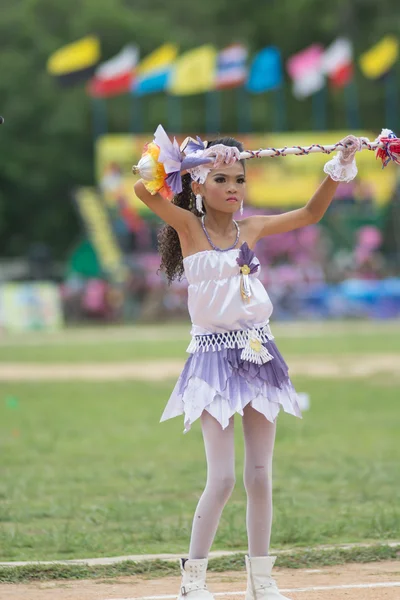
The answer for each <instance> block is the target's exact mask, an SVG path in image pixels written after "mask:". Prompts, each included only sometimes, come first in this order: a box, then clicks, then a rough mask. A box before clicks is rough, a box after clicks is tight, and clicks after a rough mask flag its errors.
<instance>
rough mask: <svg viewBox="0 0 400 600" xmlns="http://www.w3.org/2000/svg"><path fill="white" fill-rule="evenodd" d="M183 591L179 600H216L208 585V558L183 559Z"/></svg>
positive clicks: (181, 562) (180, 562) (181, 563)
mask: <svg viewBox="0 0 400 600" xmlns="http://www.w3.org/2000/svg"><path fill="white" fill-rule="evenodd" d="M179 564H180V567H181V573H182V582H181V590H180V593H179V596H178V598H177V600H214V596H213V595H212V594H211V592H209V591H208V588H207V584H206V572H207V565H208V558H195V559H190V558H181V559H180V561H179Z"/></svg>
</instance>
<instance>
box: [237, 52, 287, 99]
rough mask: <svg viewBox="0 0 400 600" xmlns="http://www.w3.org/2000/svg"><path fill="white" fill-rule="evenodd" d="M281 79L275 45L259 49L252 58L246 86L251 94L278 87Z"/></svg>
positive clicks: (280, 64) (280, 68)
mask: <svg viewBox="0 0 400 600" xmlns="http://www.w3.org/2000/svg"><path fill="white" fill-rule="evenodd" d="M282 80H283V72H282V63H281V54H280V52H279V50H278V48H276V47H275V46H268V47H267V48H263V50H260V52H258V54H256V56H255V57H254V59H253V62H252V65H251V67H250V74H249V78H248V80H247V84H246V88H247V90H248V91H249V92H253V94H259V93H261V92H268V91H270V90H275V89H277V88H279V87H280V85H281V84H282Z"/></svg>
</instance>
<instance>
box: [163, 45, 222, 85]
mask: <svg viewBox="0 0 400 600" xmlns="http://www.w3.org/2000/svg"><path fill="white" fill-rule="evenodd" d="M217 54H218V53H217V50H216V49H215V48H214V46H211V45H209V44H206V45H204V46H200V47H199V48H195V49H194V50H189V51H188V52H185V54H182V56H180V57H179V58H178V59H177V61H176V63H175V66H174V68H173V70H172V73H171V77H170V79H169V82H168V92H169V93H170V94H172V95H175V96H186V95H190V94H202V93H203V92H209V91H211V90H213V89H215V70H216V62H217Z"/></svg>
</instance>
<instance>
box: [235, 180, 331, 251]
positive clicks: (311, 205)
mask: <svg viewBox="0 0 400 600" xmlns="http://www.w3.org/2000/svg"><path fill="white" fill-rule="evenodd" d="M338 185H339V182H338V181H333V179H331V178H330V177H329V176H328V177H326V178H325V179H324V181H323V182H322V183H321V185H320V186H319V188H318V189H317V191H316V192H315V194H314V195H313V197H312V198H311V200H309V201H308V202H307V204H306V205H305V206H302V207H301V208H297V209H295V210H291V211H288V212H285V213H282V214H281V215H256V216H253V217H249V218H248V219H246V221H247V222H248V224H249V226H250V228H251V229H253V231H254V237H255V238H256V240H259V239H260V238H262V237H264V236H267V235H273V234H274V233H285V232H287V231H292V230H293V229H299V228H300V227H305V226H306V225H311V224H312V223H318V221H320V220H321V219H322V217H323V216H324V214H325V212H326V211H327V209H328V206H329V205H330V203H331V202H332V199H333V197H334V195H335V192H336V189H337V187H338Z"/></svg>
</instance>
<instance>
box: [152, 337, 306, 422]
mask: <svg viewBox="0 0 400 600" xmlns="http://www.w3.org/2000/svg"><path fill="white" fill-rule="evenodd" d="M263 346H264V347H265V348H266V349H267V350H268V352H269V353H270V354H271V355H272V356H273V358H272V360H270V361H268V362H266V363H264V364H262V365H258V364H255V363H253V362H249V361H247V360H243V359H242V358H241V353H242V349H240V348H222V349H221V350H206V351H201V350H200V351H197V352H195V353H193V354H191V355H190V356H189V358H188V359H187V361H186V363H185V366H184V368H183V371H182V373H181V374H180V376H179V379H178V381H177V382H176V385H175V387H174V390H173V392H172V394H171V396H170V398H169V400H168V403H167V405H166V407H165V410H164V412H163V414H162V417H161V419H160V422H162V421H166V420H167V419H172V418H173V417H177V416H179V415H182V414H184V415H185V418H184V425H185V429H184V431H183V433H187V432H188V431H189V430H190V428H191V424H192V423H193V422H194V421H196V419H198V418H199V417H200V415H201V413H202V412H203V410H206V411H207V412H209V413H210V414H211V415H212V416H213V417H215V419H217V421H218V422H219V423H220V424H221V426H222V428H223V429H225V428H226V427H227V426H228V424H229V419H230V417H231V416H232V415H233V414H234V413H239V414H240V415H242V416H243V409H244V407H245V406H246V405H247V404H250V405H251V406H252V407H253V408H254V409H255V410H258V411H259V412H260V413H262V414H263V415H264V416H265V417H266V419H268V420H269V421H272V422H273V421H275V419H276V417H277V415H278V413H279V411H280V410H281V409H283V410H284V411H285V412H287V413H289V414H291V415H294V416H296V417H300V418H301V411H300V408H299V405H298V402H297V393H296V391H295V389H294V387H293V385H292V382H291V381H290V378H289V375H288V366H287V364H286V362H285V361H284V359H283V356H282V355H281V353H280V352H279V350H278V348H277V347H276V344H275V342H273V341H272V340H268V341H267V342H265V343H263Z"/></svg>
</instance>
